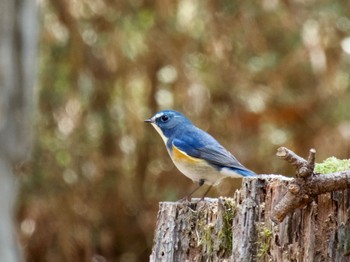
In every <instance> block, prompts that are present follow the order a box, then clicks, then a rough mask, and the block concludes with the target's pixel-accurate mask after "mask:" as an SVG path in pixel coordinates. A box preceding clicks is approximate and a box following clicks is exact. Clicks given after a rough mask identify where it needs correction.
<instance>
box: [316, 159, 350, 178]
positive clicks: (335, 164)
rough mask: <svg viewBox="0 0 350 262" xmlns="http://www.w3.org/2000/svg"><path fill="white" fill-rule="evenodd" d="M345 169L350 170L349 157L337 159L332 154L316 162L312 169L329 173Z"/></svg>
mask: <svg viewBox="0 0 350 262" xmlns="http://www.w3.org/2000/svg"><path fill="white" fill-rule="evenodd" d="M346 170H350V159H337V158H336V157H334V156H332V157H329V158H327V159H326V160H324V161H323V162H322V163H317V164H316V165H315V170H314V171H315V172H316V173H320V174H329V173H334V172H340V171H346Z"/></svg>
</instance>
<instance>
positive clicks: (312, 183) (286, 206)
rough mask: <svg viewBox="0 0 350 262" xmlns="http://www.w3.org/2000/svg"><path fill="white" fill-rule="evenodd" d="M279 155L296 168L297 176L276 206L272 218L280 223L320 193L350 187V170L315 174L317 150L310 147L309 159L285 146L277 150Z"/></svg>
mask: <svg viewBox="0 0 350 262" xmlns="http://www.w3.org/2000/svg"><path fill="white" fill-rule="evenodd" d="M276 155H277V157H279V158H281V159H284V160H286V161H287V162H289V163H290V164H291V165H292V166H293V167H295V169H296V178H294V179H293V180H292V181H291V182H290V184H289V186H288V191H287V193H286V194H285V195H284V196H283V198H282V199H281V200H280V201H279V203H278V204H277V205H276V206H275V208H274V211H273V213H272V220H273V221H275V222H277V223H279V222H282V221H283V219H284V218H285V217H286V216H287V215H288V214H289V213H291V212H292V211H294V210H295V209H296V208H302V207H304V206H305V205H307V204H309V203H310V202H312V200H313V199H314V198H315V197H316V196H317V195H320V194H324V193H327V192H332V191H337V190H344V189H346V188H350V170H349V171H344V172H336V173H332V174H317V175H316V174H314V172H313V171H314V168H315V159H316V150H315V149H310V152H309V156H308V160H305V159H304V158H302V157H300V156H298V155H297V154H295V153H294V152H293V151H291V150H289V149H288V148H285V147H280V148H279V149H278V150H277V154H276Z"/></svg>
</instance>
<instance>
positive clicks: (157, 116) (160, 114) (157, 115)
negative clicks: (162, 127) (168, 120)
mask: <svg viewBox="0 0 350 262" xmlns="http://www.w3.org/2000/svg"><path fill="white" fill-rule="evenodd" d="M162 115H164V113H158V114H156V115H155V116H154V118H159V117H161V116H162Z"/></svg>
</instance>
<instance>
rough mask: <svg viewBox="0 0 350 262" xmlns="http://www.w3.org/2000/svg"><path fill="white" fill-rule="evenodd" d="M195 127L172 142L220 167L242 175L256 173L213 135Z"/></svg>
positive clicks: (182, 149)
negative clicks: (246, 166)
mask: <svg viewBox="0 0 350 262" xmlns="http://www.w3.org/2000/svg"><path fill="white" fill-rule="evenodd" d="M194 128H195V129H192V130H191V132H182V134H181V135H180V136H177V138H176V139H173V140H172V141H171V143H172V144H173V145H175V146H176V147H177V148H179V149H180V150H181V151H183V152H185V153H186V154H188V155H189V156H191V157H195V158H200V159H204V160H206V161H207V162H208V163H209V164H211V165H213V166H215V167H217V168H218V169H220V168H223V167H226V168H229V169H231V170H233V171H235V172H237V173H239V174H241V175H242V176H253V175H255V173H254V172H253V171H251V170H249V169H247V168H245V167H244V166H243V165H242V164H241V163H240V162H239V161H238V160H237V159H236V158H235V157H234V156H233V155H232V154H231V153H230V152H228V151H227V150H226V149H225V148H224V147H223V146H222V145H220V144H219V142H217V141H216V140H215V139H214V138H213V137H212V136H211V135H209V134H208V133H206V132H204V131H203V130H201V129H199V128H196V127H194Z"/></svg>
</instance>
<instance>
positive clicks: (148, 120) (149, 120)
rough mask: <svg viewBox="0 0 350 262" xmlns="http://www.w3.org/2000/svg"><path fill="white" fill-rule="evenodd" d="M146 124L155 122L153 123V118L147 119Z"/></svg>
mask: <svg viewBox="0 0 350 262" xmlns="http://www.w3.org/2000/svg"><path fill="white" fill-rule="evenodd" d="M144 122H145V123H154V121H153V119H152V118H150V119H146V120H145V121H144Z"/></svg>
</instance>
